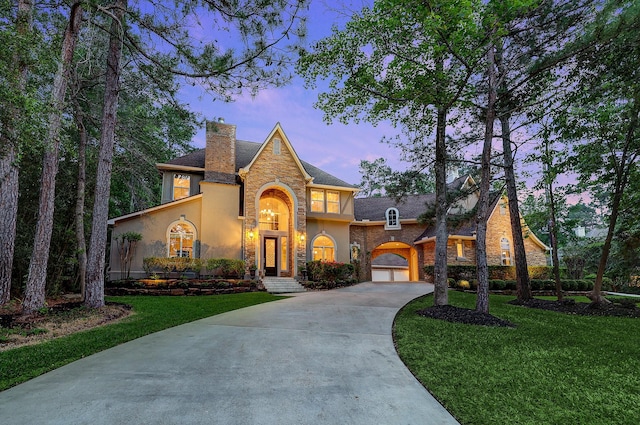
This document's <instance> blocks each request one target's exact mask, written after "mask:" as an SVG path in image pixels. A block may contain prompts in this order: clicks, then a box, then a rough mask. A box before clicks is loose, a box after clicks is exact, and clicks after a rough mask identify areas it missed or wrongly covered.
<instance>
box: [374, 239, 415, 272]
mask: <svg viewBox="0 0 640 425" xmlns="http://www.w3.org/2000/svg"><path fill="white" fill-rule="evenodd" d="M371 280H373V281H374V282H400V281H403V282H406V281H410V282H417V281H418V280H419V274H418V252H417V251H416V249H415V248H413V247H412V246H410V245H408V244H406V243H404V242H395V241H392V242H385V243H383V244H381V245H378V246H377V247H376V248H375V249H374V250H373V252H372V253H371Z"/></svg>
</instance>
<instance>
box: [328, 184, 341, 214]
mask: <svg viewBox="0 0 640 425" xmlns="http://www.w3.org/2000/svg"><path fill="white" fill-rule="evenodd" d="M327 212H328V213H332V214H340V192H335V191H333V190H327Z"/></svg>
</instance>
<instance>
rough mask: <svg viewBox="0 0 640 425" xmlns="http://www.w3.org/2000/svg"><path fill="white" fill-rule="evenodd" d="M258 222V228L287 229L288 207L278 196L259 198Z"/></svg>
mask: <svg viewBox="0 0 640 425" xmlns="http://www.w3.org/2000/svg"><path fill="white" fill-rule="evenodd" d="M258 224H259V228H260V230H287V229H288V228H289V208H288V207H287V205H286V204H285V203H284V202H282V200H280V199H278V198H275V197H264V198H261V199H260V212H259V216H258Z"/></svg>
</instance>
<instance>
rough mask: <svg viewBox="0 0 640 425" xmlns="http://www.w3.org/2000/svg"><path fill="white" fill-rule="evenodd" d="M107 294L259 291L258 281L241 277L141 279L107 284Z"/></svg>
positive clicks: (207, 293)
mask: <svg viewBox="0 0 640 425" xmlns="http://www.w3.org/2000/svg"><path fill="white" fill-rule="evenodd" d="M104 291H105V295H113V296H120V295H166V296H170V295H221V294H237V293H242V292H257V291H260V289H258V287H257V285H256V282H255V281H252V280H241V279H140V280H114V281H111V282H107V283H106V284H105V289H104Z"/></svg>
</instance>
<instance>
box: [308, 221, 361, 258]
mask: <svg viewBox="0 0 640 425" xmlns="http://www.w3.org/2000/svg"><path fill="white" fill-rule="evenodd" d="M322 232H324V234H325V235H326V236H329V237H331V239H333V240H334V241H335V244H336V246H335V247H334V248H335V255H336V258H335V260H336V261H338V262H341V263H348V262H349V261H350V259H351V258H350V255H351V254H350V248H349V243H350V241H349V223H342V222H336V221H327V220H308V221H307V241H306V245H307V258H308V259H312V258H313V255H312V249H313V246H312V243H313V238H315V237H316V236H318V235H322V234H323V233H322Z"/></svg>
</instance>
